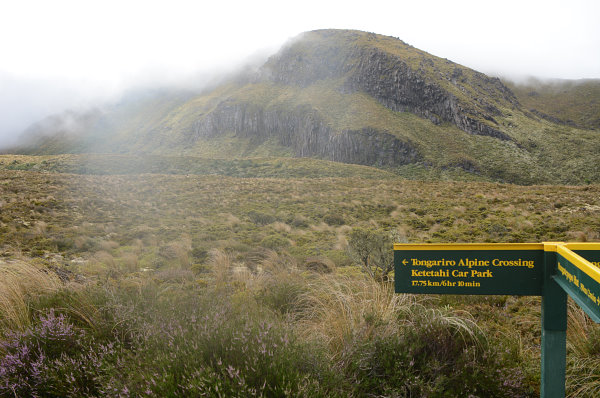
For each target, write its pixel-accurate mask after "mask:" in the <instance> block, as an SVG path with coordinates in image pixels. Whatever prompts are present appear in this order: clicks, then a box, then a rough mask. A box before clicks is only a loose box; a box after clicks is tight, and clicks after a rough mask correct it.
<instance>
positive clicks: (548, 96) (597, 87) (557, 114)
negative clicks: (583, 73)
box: [506, 79, 600, 130]
mask: <svg viewBox="0 0 600 398" xmlns="http://www.w3.org/2000/svg"><path fill="white" fill-rule="evenodd" d="M506 83H507V84H508V86H509V87H510V89H511V90H512V91H513V92H514V93H515V95H516V96H517V98H518V99H519V102H520V103H521V104H522V105H523V106H524V107H525V109H526V110H532V109H534V110H536V111H539V112H541V113H543V114H545V115H547V116H549V117H550V118H556V119H559V121H561V122H564V123H573V124H575V125H577V126H580V127H583V128H589V129H596V130H597V129H600V80H549V81H541V80H536V79H529V80H528V81H526V82H523V83H513V82H510V81H508V82H506Z"/></svg>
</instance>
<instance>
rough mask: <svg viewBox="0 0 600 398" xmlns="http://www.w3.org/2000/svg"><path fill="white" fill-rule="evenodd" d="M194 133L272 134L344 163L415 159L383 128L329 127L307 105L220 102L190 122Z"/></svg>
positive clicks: (301, 152)
mask: <svg viewBox="0 0 600 398" xmlns="http://www.w3.org/2000/svg"><path fill="white" fill-rule="evenodd" d="M193 130H194V131H193V138H200V137H202V138H211V137H215V136H217V135H219V134H223V133H225V132H232V133H234V134H235V135H236V136H238V137H243V138H251V139H255V140H258V141H266V140H268V139H275V140H276V141H277V142H278V143H279V144H281V145H283V146H287V147H290V148H292V149H293V151H294V152H295V155H296V156H299V157H309V156H316V157H319V158H322V159H328V160H333V161H338V162H344V163H355V164H363V165H372V166H398V165H403V164H408V163H414V162H416V161H418V160H419V159H420V157H419V154H418V152H417V150H416V149H415V148H414V146H413V145H412V144H411V143H410V142H407V141H402V140H400V139H398V138H396V137H394V136H393V135H392V134H389V133H387V132H385V131H377V130H375V129H371V128H364V129H361V130H358V131H354V130H342V131H334V130H333V129H332V128H331V127H330V126H328V125H327V124H326V123H325V122H324V121H323V120H322V118H321V116H320V115H319V113H318V112H317V111H316V110H314V109H312V108H311V107H310V106H308V105H306V106H299V107H297V108H296V109H293V110H276V109H272V110H265V109H262V108H260V107H257V106H254V105H252V104H240V103H228V102H224V103H221V104H220V105H219V106H218V107H217V109H215V110H214V111H213V112H211V113H210V114H208V115H206V116H205V117H204V118H202V119H201V120H198V121H197V122H196V123H194V126H193Z"/></svg>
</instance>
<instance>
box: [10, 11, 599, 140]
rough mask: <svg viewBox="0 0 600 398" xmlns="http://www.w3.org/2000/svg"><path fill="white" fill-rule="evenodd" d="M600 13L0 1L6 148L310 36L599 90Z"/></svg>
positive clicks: (497, 72)
mask: <svg viewBox="0 0 600 398" xmlns="http://www.w3.org/2000/svg"><path fill="white" fill-rule="evenodd" d="M599 17H600V1H598V0H570V1H554V0H545V1H537V0H536V1H527V0H519V1H515V0H505V1H493V2H492V1H485V0H479V1H468V0H446V1H427V0H413V1H400V0H396V1H379V0H371V1H364V0H363V1H360V2H354V1H350V0H346V1H337V0H336V1H326V0H320V1H315V0H303V1H298V2H293V3H291V2H285V1H283V0H280V1H268V0H247V1H228V0H220V1H219V0H213V1H210V2H207V1H184V0H165V1H152V0H145V1H138V0H102V1H86V0H37V1H36V0H0V141H2V139H6V137H8V136H12V135H14V134H15V133H16V132H18V131H20V130H22V129H23V128H25V127H26V126H27V125H28V124H29V123H31V122H33V121H35V120H36V119H38V118H40V117H43V116H45V115H46V114H48V113H52V112H58V111H60V110H62V109H64V108H65V107H77V106H80V105H82V104H86V103H88V102H89V101H92V100H95V99H97V98H107V97H109V96H111V95H114V94H115V93H118V92H120V91H121V90H123V89H125V88H127V87H128V86H131V85H132V84H143V83H150V82H156V81H159V82H165V81H177V80H180V79H182V78H186V77H190V76H193V75H194V74H195V73H198V72H202V71H213V72H214V71H217V70H222V69H225V70H226V69H229V68H232V65H239V64H240V63H241V62H243V61H244V60H245V59H248V57H251V56H256V54H266V53H268V52H274V51H276V49H277V48H278V46H280V45H281V44H282V43H283V42H285V41H286V40H287V39H289V38H291V37H293V36H295V35H297V34H299V33H301V32H303V31H307V30H313V29H322V28H343V29H360V30H366V31H371V32H375V33H381V34H386V35H391V36H395V37H399V38H400V39H402V40H404V41H405V42H407V43H409V44H411V45H413V46H415V47H417V48H419V49H421V50H424V51H427V52H429V53H431V54H434V55H437V56H441V57H444V58H448V59H451V60H453V61H455V62H457V63H460V64H463V65H465V66H468V67H471V68H474V69H477V70H479V71H482V72H485V73H488V74H497V75H505V76H528V75H533V76H538V77H542V78H566V79H580V78H600V18H599Z"/></svg>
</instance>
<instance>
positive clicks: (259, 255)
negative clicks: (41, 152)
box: [0, 155, 600, 397]
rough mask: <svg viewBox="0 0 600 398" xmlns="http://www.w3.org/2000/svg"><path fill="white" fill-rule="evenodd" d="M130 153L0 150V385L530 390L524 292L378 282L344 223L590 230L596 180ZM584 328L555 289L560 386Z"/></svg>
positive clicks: (178, 390)
mask: <svg viewBox="0 0 600 398" xmlns="http://www.w3.org/2000/svg"><path fill="white" fill-rule="evenodd" d="M142 160H143V159H141V158H131V157H119V156H117V155H111V156H108V157H103V156H100V155H96V156H92V157H89V158H88V159H87V163H86V162H85V161H84V159H83V158H82V157H77V156H74V155H64V156H59V157H51V156H49V157H24V156H18V157H15V156H5V157H1V158H0V273H1V274H2V281H3V282H2V284H0V304H1V305H0V320H1V322H0V335H1V336H3V337H2V339H1V340H2V342H1V343H0V368H1V369H2V372H0V378H1V382H0V396H14V395H15V394H16V395H17V396H19V395H20V396H28V395H32V394H38V395H42V396H196V395H198V394H200V393H204V394H206V395H208V396H215V397H216V396H253V395H254V396H267V397H278V396H307V397H308V396H311V397H312V396H356V397H362V396H382V395H383V396H398V397H404V396H412V397H415V396H417V397H425V396H427V397H446V396H453V397H462V396H467V395H469V394H471V395H473V396H481V397H484V396H485V397H490V396H494V397H534V396H537V395H538V394H539V355H540V352H539V344H540V327H539V307H540V303H539V299H538V298H527V297H524V298H518V297H503V296H499V297H483V298H482V297H477V298H473V297H468V296H465V297H454V296H419V297H417V296H409V295H399V294H394V293H393V288H392V287H391V286H390V285H388V284H387V283H381V282H377V281H374V280H372V279H370V278H368V277H366V276H365V275H364V274H363V273H362V272H361V269H360V267H358V266H357V265H356V264H355V263H354V261H353V257H352V256H351V250H350V247H349V243H348V241H349V236H350V233H351V232H352V231H353V230H354V229H355V228H359V227H360V228H363V229H367V230H373V231H377V232H380V233H384V234H393V235H394V236H395V239H400V240H403V241H408V242H540V241H548V240H564V241H585V240H587V241H597V240H600V186H598V185H586V186H559V185H555V186H551V185H547V186H542V185H534V186H516V185H506V184H499V183H492V182H468V181H464V182H457V181H447V182H444V181H422V180H421V181H418V180H406V179H402V178H399V177H398V176H397V175H395V174H392V173H388V172H385V171H381V170H378V169H372V168H368V167H362V166H354V165H341V164H336V163H332V162H324V161H318V160H312V159H300V160H297V159H291V160H290V159H255V160H252V161H250V160H246V161H243V162H242V161H235V162H225V161H222V162H218V161H211V162H208V161H206V162H205V163H203V162H202V161H198V159H196V158H194V159H187V161H183V160H182V163H181V164H178V163H177V162H175V161H174V160H173V161H171V162H169V159H168V158H166V157H159V158H157V159H154V160H153V161H151V162H147V163H144V162H143V161H142ZM146 160H147V161H148V159H146ZM191 160H195V161H197V162H192V161H191ZM161 162H162V163H161ZM157 164H158V166H157ZM115 165H118V166H120V167H118V166H115ZM169 165H170V166H169ZM191 165H194V167H192V166H191ZM154 167H160V168H161V169H162V170H163V171H164V173H157V172H156V171H157V169H155V168H154ZM211 170H212V171H211ZM252 170H254V171H252ZM261 174H262V175H267V176H269V177H259V175H261ZM324 176H326V177H324ZM599 336H600V328H598V326H597V325H595V324H593V323H591V322H590V320H589V318H587V316H586V315H585V314H583V313H582V312H581V311H580V310H578V309H577V307H576V306H572V307H571V308H570V315H569V336H568V338H569V344H568V378H567V388H568V391H569V394H570V395H569V396H572V397H593V396H597V392H598V386H599V385H600V372H599V371H598V369H599V366H600V362H599V361H598V357H597V355H598V353H599V352H600V348H599V346H598V343H597V341H598V337H599ZM35 347H37V348H35Z"/></svg>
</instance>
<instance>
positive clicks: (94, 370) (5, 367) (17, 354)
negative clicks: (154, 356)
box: [0, 310, 117, 397]
mask: <svg viewBox="0 0 600 398" xmlns="http://www.w3.org/2000/svg"><path fill="white" fill-rule="evenodd" d="M0 351H1V352H3V356H2V358H1V359H0V395H2V396H19V397H37V396H45V397H68V396H99V395H102V389H101V387H102V379H103V376H106V370H107V369H108V368H112V367H113V364H114V363H115V362H116V358H117V349H116V346H115V345H114V344H113V343H108V344H106V345H103V344H97V343H95V342H94V341H93V340H91V339H89V337H88V336H87V335H86V333H84V332H83V331H82V330H78V329H76V328H75V327H74V326H73V325H72V324H71V323H70V322H69V320H68V319H67V318H66V317H65V316H64V315H62V314H61V315H58V316H57V315H56V314H55V313H54V311H52V310H50V311H49V312H48V313H47V314H46V315H42V316H41V317H40V319H39V322H37V323H36V324H35V325H34V326H32V327H31V328H29V329H27V330H25V331H24V332H21V333H14V334H12V335H10V336H9V337H8V339H6V340H5V341H3V342H2V343H1V344H0Z"/></svg>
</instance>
